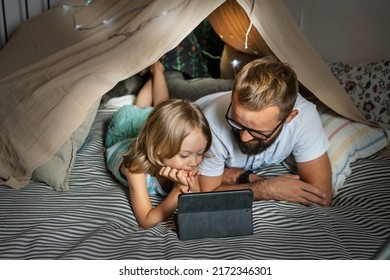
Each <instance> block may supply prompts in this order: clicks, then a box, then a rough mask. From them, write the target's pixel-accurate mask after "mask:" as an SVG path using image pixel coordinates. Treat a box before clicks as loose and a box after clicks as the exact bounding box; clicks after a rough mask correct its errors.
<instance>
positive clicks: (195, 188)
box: [187, 171, 200, 192]
mask: <svg viewBox="0 0 390 280" xmlns="http://www.w3.org/2000/svg"><path fill="white" fill-rule="evenodd" d="M199 175H200V172H199V171H197V172H195V173H194V174H193V173H192V171H191V172H190V173H188V177H187V183H188V187H189V192H200V187H199V180H198V176H199Z"/></svg>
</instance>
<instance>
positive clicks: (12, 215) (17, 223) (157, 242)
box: [0, 109, 390, 259]
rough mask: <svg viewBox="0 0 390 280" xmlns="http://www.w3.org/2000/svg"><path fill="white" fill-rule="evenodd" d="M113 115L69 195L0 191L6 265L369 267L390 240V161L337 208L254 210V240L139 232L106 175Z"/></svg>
mask: <svg viewBox="0 0 390 280" xmlns="http://www.w3.org/2000/svg"><path fill="white" fill-rule="evenodd" d="M111 114H112V111H110V110H102V109H101V110H99V112H98V115H97V117H96V120H95V123H94V126H93V128H92V131H91V134H90V140H89V143H88V144H87V145H86V146H85V147H84V149H83V150H82V151H81V152H80V154H79V155H78V158H77V161H76V165H75V167H74V170H73V172H72V176H71V179H70V183H69V185H70V190H69V191H67V192H57V191H54V190H53V189H52V188H51V187H49V186H47V185H44V184H42V183H37V182H31V183H30V184H29V185H28V186H27V187H25V188H23V189H21V190H18V191H16V190H12V189H10V188H8V187H6V186H0V259H370V258H372V257H373V256H374V255H375V253H376V252H377V251H378V250H379V248H380V247H381V245H382V244H383V243H384V242H385V241H386V240H387V239H389V238H390V159H388V158H380V157H379V156H376V155H374V156H371V157H369V158H367V159H363V160H359V161H357V162H355V163H354V164H352V175H351V176H350V177H349V178H347V180H346V183H345V186H344V187H343V188H341V189H340V191H339V193H338V195H337V196H336V197H335V198H334V200H333V205H332V206H331V207H320V206H310V207H305V206H302V205H298V204H294V203H287V202H275V201H258V202H254V205H253V220H254V235H252V236H242V237H234V238H233V237H232V238H206V239H199V240H189V241H181V240H179V239H178V238H177V235H176V232H175V223H174V220H173V218H171V219H169V220H168V221H166V222H163V223H161V224H160V225H158V226H156V227H154V228H152V229H148V230H144V229H140V228H139V227H138V226H137V222H136V220H135V218H134V216H133V213H132V210H131V205H130V202H129V200H128V191H127V189H126V188H125V187H123V186H121V185H120V184H119V183H118V182H116V181H115V179H114V178H113V177H112V176H111V175H110V172H108V171H107V169H106V164H105V158H104V154H105V149H104V146H103V135H104V133H105V129H106V127H107V124H108V121H109V119H110V116H111ZM285 172H287V171H286V170H285V168H284V167H282V166H276V167H272V168H268V169H266V170H265V171H264V175H267V176H272V175H275V174H280V173H285ZM159 200H160V198H159V197H157V196H156V197H153V202H154V203H158V202H159Z"/></svg>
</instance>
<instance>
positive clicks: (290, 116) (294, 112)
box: [286, 109, 299, 123]
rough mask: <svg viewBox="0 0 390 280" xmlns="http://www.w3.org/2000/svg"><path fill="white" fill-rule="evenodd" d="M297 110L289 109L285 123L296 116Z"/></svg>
mask: <svg viewBox="0 0 390 280" xmlns="http://www.w3.org/2000/svg"><path fill="white" fill-rule="evenodd" d="M298 114H299V111H298V110H297V109H294V110H292V111H291V113H290V114H289V115H288V117H287V118H286V123H289V122H291V121H292V120H293V119H294V118H295V117H296V116H298Z"/></svg>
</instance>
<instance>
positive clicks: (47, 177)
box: [31, 99, 100, 191]
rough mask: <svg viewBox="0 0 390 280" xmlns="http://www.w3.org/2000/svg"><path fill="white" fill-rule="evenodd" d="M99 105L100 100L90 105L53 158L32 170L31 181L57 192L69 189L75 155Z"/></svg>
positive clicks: (85, 138) (85, 137) (84, 138)
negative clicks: (84, 115)
mask: <svg viewBox="0 0 390 280" xmlns="http://www.w3.org/2000/svg"><path fill="white" fill-rule="evenodd" d="M99 103H100V99H99V100H97V101H96V102H95V103H94V104H93V105H92V107H91V109H89V111H88V114H87V116H86V118H85V120H84V122H83V123H82V124H81V125H80V126H79V127H78V128H77V129H76V130H75V132H73V134H72V135H71V136H70V137H69V138H68V139H67V140H66V141H65V143H64V144H63V145H62V146H61V148H60V149H59V150H58V151H57V152H56V153H55V155H54V156H53V158H52V159H51V160H49V161H47V162H45V163H44V164H42V165H41V166H39V167H38V168H37V169H35V170H34V172H33V174H32V177H31V179H33V180H35V181H40V182H44V183H46V184H48V185H49V186H51V187H53V188H54V189H55V190H57V191H67V190H68V189H69V186H68V181H69V176H70V173H71V172H72V169H73V166H74V163H75V161H76V153H77V151H78V150H79V149H81V147H82V146H83V144H85V143H84V142H85V141H86V140H87V139H88V134H89V131H90V129H91V126H92V123H93V121H94V119H95V116H96V113H97V110H98V108H99Z"/></svg>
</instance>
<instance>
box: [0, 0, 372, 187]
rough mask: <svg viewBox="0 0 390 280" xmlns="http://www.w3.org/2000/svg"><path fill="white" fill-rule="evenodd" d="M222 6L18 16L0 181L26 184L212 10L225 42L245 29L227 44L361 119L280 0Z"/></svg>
mask: <svg viewBox="0 0 390 280" xmlns="http://www.w3.org/2000/svg"><path fill="white" fill-rule="evenodd" d="M224 2H225V1H224V0H212V1H209V0H131V1H130V0H99V1H91V0H89V1H82V0H67V1H66V0H65V1H62V2H61V5H59V6H58V7H54V8H52V9H51V10H49V11H47V12H45V13H43V14H41V15H40V16H37V17H34V18H32V19H30V20H28V21H26V22H24V23H23V24H22V25H21V26H20V27H19V29H18V30H17V32H16V33H15V35H14V36H13V37H12V38H11V40H10V41H9V43H8V44H7V45H6V46H5V47H4V48H3V49H2V50H1V51H0V65H1V68H0V94H1V99H0V102H1V104H0V131H1V136H0V151H1V153H0V178H1V181H2V182H3V183H4V184H7V185H9V186H11V187H13V188H19V187H22V186H24V185H26V184H27V183H28V181H29V180H30V178H31V175H32V173H33V171H34V170H35V169H36V168H37V167H39V166H40V165H42V164H44V163H45V162H47V161H48V160H50V159H51V158H52V157H53V155H54V154H55V153H56V151H57V150H58V149H59V148H60V147H61V146H62V145H64V143H65V142H66V141H67V139H69V137H70V136H71V135H72V133H73V132H74V131H75V130H77V129H78V128H79V127H80V125H81V124H82V123H83V121H84V120H85V119H86V117H87V115H88V112H89V110H90V109H91V107H92V106H93V105H94V104H96V102H97V101H98V100H99V99H100V97H101V96H102V95H104V94H105V93H106V92H107V91H109V90H110V89H111V88H113V87H114V86H115V84H116V83H117V82H118V81H121V80H123V79H125V78H128V77H130V76H132V75H134V74H136V73H137V72H139V71H140V70H142V69H144V68H145V67H147V66H148V65H150V64H152V63H153V62H155V61H156V60H158V59H159V58H160V57H161V56H162V55H163V54H164V53H167V52H168V51H170V50H171V49H173V48H174V47H175V46H176V45H177V44H178V43H179V42H181V40H183V39H184V38H185V37H186V36H187V35H188V34H189V33H190V32H191V31H192V30H193V29H194V28H195V27H196V26H197V25H198V24H199V23H200V22H201V21H202V20H203V19H205V18H206V17H208V16H209V15H210V14H212V13H213V12H215V13H213V22H214V25H213V26H218V24H217V23H221V24H222V23H223V24H222V25H221V26H224V27H223V28H222V27H220V28H215V29H216V31H217V33H218V34H219V35H220V36H221V38H224V40H225V42H226V43H229V38H232V37H231V36H230V35H231V34H229V32H230V31H231V30H233V29H234V28H235V27H236V26H239V25H242V26H244V28H242V29H243V30H245V32H246V31H248V30H249V31H250V32H249V34H243V32H239V33H240V34H241V35H240V36H241V37H240V38H244V39H245V40H243V39H239V40H238V41H240V42H241V43H240V44H238V46H235V47H236V48H241V51H244V52H245V51H248V50H251V51H255V52H257V53H258V54H259V53H262V52H264V51H265V50H268V51H272V53H273V54H275V55H276V56H277V57H278V58H279V59H280V60H281V61H283V62H287V63H289V64H290V65H291V66H292V67H293V68H294V69H295V70H296V72H297V75H298V78H299V80H300V82H301V83H302V84H303V85H304V86H305V87H306V88H307V89H309V90H310V91H311V92H312V93H314V94H315V95H316V96H317V97H318V98H319V99H320V100H321V101H322V102H323V103H325V104H326V105H328V106H329V107H331V108H332V109H333V110H334V111H336V112H337V113H339V114H341V115H343V116H345V117H348V118H350V119H353V120H355V121H359V122H366V120H365V119H364V118H363V117H362V116H361V114H360V113H359V111H358V110H357V108H356V107H355V105H354V104H353V103H352V101H351V99H350V98H349V96H348V95H347V94H346V93H345V91H344V89H343V88H342V87H341V86H340V84H339V83H338V81H337V80H336V79H335V78H334V76H333V75H332V73H331V72H330V70H329V68H328V66H327V65H326V64H325V62H324V61H323V60H322V59H321V57H320V56H319V55H318V53H317V52H316V51H315V49H314V48H313V47H312V46H311V44H310V43H309V41H308V40H307V39H306V38H305V36H304V35H303V33H302V32H301V31H300V29H299V28H298V26H297V24H296V23H295V21H294V19H293V18H292V16H291V15H290V14H289V12H288V10H287V9H286V7H285V6H284V4H283V2H282V1H281V0H237V3H238V5H240V6H241V7H242V11H244V12H245V14H246V18H245V19H243V20H231V21H229V20H226V19H227V17H225V16H224V15H223V14H222V15H221V16H218V13H219V10H218V9H219V7H220V6H221V5H224ZM231 2H232V1H231V0H229V1H227V2H226V4H229V3H231ZM234 3H235V2H234ZM237 3H235V4H237ZM221 7H223V6H221ZM215 17H217V18H219V20H215ZM252 34H256V35H253V36H254V37H252ZM245 35H249V36H245ZM256 38H257V39H256ZM259 38H261V39H259ZM235 41H237V40H235ZM244 41H245V42H244ZM245 43H247V44H248V47H247V48H246V46H245ZM232 44H233V43H232ZM264 45H266V48H265V47H264Z"/></svg>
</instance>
